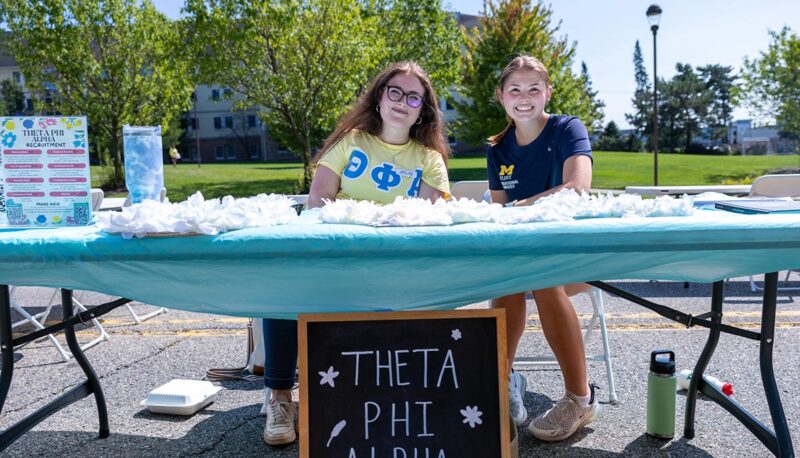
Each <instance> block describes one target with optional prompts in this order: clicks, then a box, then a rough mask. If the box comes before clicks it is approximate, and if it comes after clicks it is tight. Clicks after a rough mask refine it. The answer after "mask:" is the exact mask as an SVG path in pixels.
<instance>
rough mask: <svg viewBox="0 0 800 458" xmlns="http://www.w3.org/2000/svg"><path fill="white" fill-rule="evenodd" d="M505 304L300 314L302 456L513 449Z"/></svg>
mask: <svg viewBox="0 0 800 458" xmlns="http://www.w3.org/2000/svg"><path fill="white" fill-rule="evenodd" d="M505 334H506V331H505V316H504V313H503V311H502V310H454V311H447V312H378V313H334V314H310V315H300V316H299V336H298V337H299V339H298V340H299V342H300V348H299V350H300V359H299V360H300V456H301V457H305V458H321V457H330V458H339V457H341V458H361V457H365V458H377V457H380V458H384V457H389V458H443V457H450V458H452V457H459V458H461V457H481V458H484V457H504V458H506V457H508V456H509V437H510V436H509V434H510V431H509V428H510V426H509V420H508V418H509V417H508V391H507V390H508V388H507V384H508V377H507V367H506V343H505V342H506V335H505Z"/></svg>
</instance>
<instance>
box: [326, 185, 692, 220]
mask: <svg viewBox="0 0 800 458" xmlns="http://www.w3.org/2000/svg"><path fill="white" fill-rule="evenodd" d="M693 212H694V208H693V207H692V199H691V198H690V197H688V196H684V197H682V198H680V199H673V198H671V197H669V196H661V197H658V198H655V199H642V197H641V196H639V195H636V194H621V195H619V196H614V195H612V194H611V193H609V194H607V195H600V194H597V195H589V194H586V193H580V194H579V193H577V192H575V191H573V190H571V189H563V190H561V191H559V192H557V193H555V194H552V195H550V196H547V197H543V198H541V199H539V200H537V201H536V203H535V204H534V205H531V206H529V207H516V208H513V209H503V208H502V207H501V206H500V205H498V204H490V203H486V202H476V201H474V200H470V199H464V198H462V199H459V200H451V201H445V200H442V199H439V200H437V201H436V202H435V203H431V202H429V201H427V200H425V199H403V198H401V197H398V198H397V199H395V201H394V202H392V203H391V204H387V205H380V204H376V203H374V202H368V201H355V200H337V201H335V202H327V204H326V205H325V206H324V207H322V209H321V211H320V220H321V221H322V222H324V223H331V224H360V225H365V226H447V225H451V224H460V223H472V222H480V221H487V222H497V223H502V224H521V223H533V222H547V221H568V220H571V219H575V218H628V217H653V216H688V215H691V214H693Z"/></svg>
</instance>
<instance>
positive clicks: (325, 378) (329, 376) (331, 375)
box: [319, 366, 339, 387]
mask: <svg viewBox="0 0 800 458" xmlns="http://www.w3.org/2000/svg"><path fill="white" fill-rule="evenodd" d="M319 375H320V377H322V380H320V381H319V384H320V385H325V384H326V383H327V384H328V385H330V386H331V387H335V386H336V385H335V384H334V383H333V379H335V378H336V377H337V376H338V375H339V372H338V371H335V370H333V366H331V367H329V368H328V370H327V372H319Z"/></svg>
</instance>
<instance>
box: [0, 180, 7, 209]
mask: <svg viewBox="0 0 800 458" xmlns="http://www.w3.org/2000/svg"><path fill="white" fill-rule="evenodd" d="M4 191H5V190H4V189H3V185H2V184H0V213H5V212H6V194H5V192H4Z"/></svg>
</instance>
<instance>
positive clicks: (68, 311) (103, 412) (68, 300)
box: [61, 289, 111, 438]
mask: <svg viewBox="0 0 800 458" xmlns="http://www.w3.org/2000/svg"><path fill="white" fill-rule="evenodd" d="M61 307H62V309H63V314H64V321H67V320H69V319H70V318H72V314H73V308H72V290H69V289H62V290H61ZM64 337H65V338H66V341H67V346H68V347H69V351H70V352H71V353H72V357H73V358H75V361H76V362H77V363H78V365H79V366H80V367H81V369H82V370H83V373H84V374H86V378H87V383H88V384H89V387H90V391H91V392H92V393H94V398H95V401H96V402H95V403H96V404H97V415H98V420H99V422H100V437H101V438H106V437H108V436H109V435H111V432H110V429H109V426H108V408H107V407H106V398H105V395H103V388H102V387H101V386H100V380H99V379H98V378H97V374H95V372H94V369H93V368H92V365H91V364H89V360H88V359H86V355H84V354H83V350H81V345H80V344H79V343H78V339H77V337H76V336H75V328H74V327H73V326H68V327H67V328H66V329H64Z"/></svg>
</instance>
